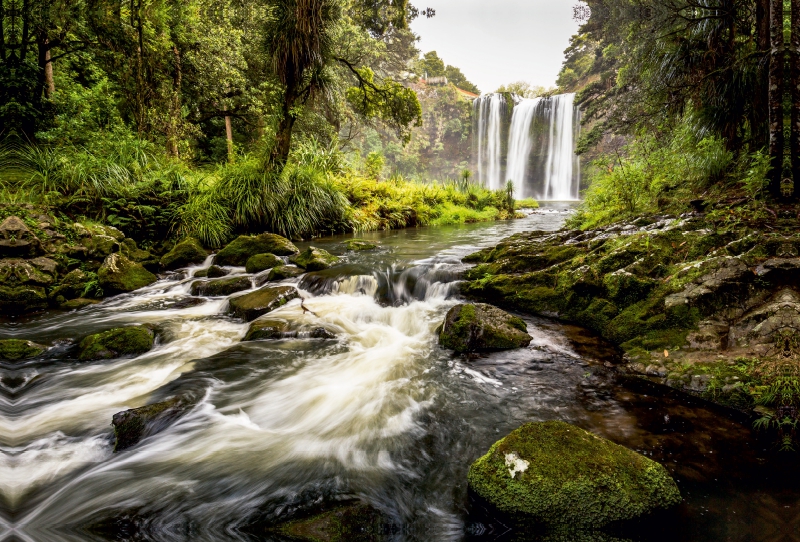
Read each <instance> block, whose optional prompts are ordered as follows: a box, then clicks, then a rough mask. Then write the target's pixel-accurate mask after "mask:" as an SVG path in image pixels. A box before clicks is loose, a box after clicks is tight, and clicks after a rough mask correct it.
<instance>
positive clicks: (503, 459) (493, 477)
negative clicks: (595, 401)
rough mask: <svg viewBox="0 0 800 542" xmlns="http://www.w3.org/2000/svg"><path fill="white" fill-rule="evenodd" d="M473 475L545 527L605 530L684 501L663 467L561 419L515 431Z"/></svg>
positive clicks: (498, 499) (494, 498) (483, 489)
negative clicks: (615, 524) (621, 522)
mask: <svg viewBox="0 0 800 542" xmlns="http://www.w3.org/2000/svg"><path fill="white" fill-rule="evenodd" d="M468 480H469V487H470V488H471V489H472V490H473V491H474V492H475V493H476V494H477V495H478V496H480V497H481V498H483V499H485V500H486V501H487V502H489V503H490V504H491V505H492V506H493V507H495V508H496V509H498V510H499V511H501V512H503V513H505V514H509V515H511V516H517V517H525V518H528V519H530V520H533V521H534V522H536V523H539V524H541V525H544V526H555V527H563V526H569V527H573V528H578V529H580V528H585V529H598V528H601V527H603V526H605V525H608V524H609V523H612V522H618V521H623V520H629V519H633V518H637V517H640V516H642V515H645V514H648V513H650V512H653V511H655V510H658V509H661V508H668V507H670V506H673V505H675V504H678V503H680V502H681V495H680V492H679V490H678V486H677V485H676V484H675V481H674V480H673V479H672V478H671V477H670V475H669V473H668V472H667V470H666V469H665V468H664V467H663V466H662V465H660V464H659V463H656V462H655V461H653V460H651V459H648V458H646V457H644V456H643V455H640V454H638V453H636V452H633V451H631V450H628V449H627V448H624V447H622V446H619V445H617V444H614V443H613V442H610V441H608V440H605V439H602V438H600V437H598V436H596V435H593V434H592V433H589V432H587V431H584V430H583V429H580V428H578V427H575V426H573V425H569V424H567V423H564V422H560V421H551V422H544V423H529V424H526V425H523V426H522V427H520V428H519V429H517V430H516V431H514V432H512V433H511V434H510V435H508V436H507V437H505V438H504V439H502V440H500V441H498V442H497V443H495V444H494V445H493V446H492V447H491V449H490V450H489V453H487V454H486V455H485V456H483V457H481V458H480V459H478V460H477V461H476V462H475V463H473V464H472V466H471V467H470V470H469V475H468Z"/></svg>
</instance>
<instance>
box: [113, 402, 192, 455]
mask: <svg viewBox="0 0 800 542" xmlns="http://www.w3.org/2000/svg"><path fill="white" fill-rule="evenodd" d="M192 406H194V402H193V401H192V400H191V399H189V398H186V397H173V398H171V399H168V400H166V401H162V402H160V403H154V404H152V405H147V406H143V407H139V408H133V409H130V410H125V411H122V412H117V413H116V414H114V417H113V418H112V419H111V425H113V426H114V441H115V442H114V452H115V453H116V452H121V451H122V450H125V449H128V448H131V447H133V446H135V445H136V444H138V443H139V442H140V441H141V440H142V439H144V438H146V437H149V436H151V435H154V434H156V433H158V432H160V431H163V430H164V429H166V428H167V427H168V426H169V425H171V424H172V423H173V422H174V421H176V420H177V419H178V418H180V417H181V416H183V415H184V414H185V413H186V412H188V411H189V410H190V409H191V408H192Z"/></svg>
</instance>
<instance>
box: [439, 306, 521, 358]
mask: <svg viewBox="0 0 800 542" xmlns="http://www.w3.org/2000/svg"><path fill="white" fill-rule="evenodd" d="M531 340H532V338H531V336H530V335H528V326H527V324H525V322H524V321H523V320H522V319H521V318H517V317H516V316H512V315H510V314H508V313H507V312H505V311H503V310H500V309H498V308H497V307H493V306H492V305H486V304H484V303H476V304H466V305H457V306H455V307H453V308H452V309H450V311H449V312H448V313H447V316H446V317H445V321H444V325H443V326H442V330H441V333H440V334H439V344H440V345H442V346H443V347H444V348H449V349H451V350H455V351H456V352H458V353H467V352H480V351H487V350H509V349H513V348H522V347H525V346H528V345H529V344H530V343H531Z"/></svg>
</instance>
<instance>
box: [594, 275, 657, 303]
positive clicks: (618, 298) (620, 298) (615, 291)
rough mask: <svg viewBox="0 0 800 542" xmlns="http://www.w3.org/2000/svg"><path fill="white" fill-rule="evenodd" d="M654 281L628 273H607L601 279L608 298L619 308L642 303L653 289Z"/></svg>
mask: <svg viewBox="0 0 800 542" xmlns="http://www.w3.org/2000/svg"><path fill="white" fill-rule="evenodd" d="M655 284H656V283H655V281H653V280H650V279H646V278H640V277H637V276H636V275H633V274H631V273H628V272H624V271H622V272H614V273H609V274H608V275H606V276H605V277H604V279H603V285H604V286H605V288H606V290H607V292H608V298H609V299H610V300H611V301H613V302H614V303H615V304H616V305H617V306H619V307H627V306H629V305H633V304H634V303H638V302H639V301H643V300H644V299H646V298H647V296H648V295H650V292H651V291H652V290H653V288H654V287H655Z"/></svg>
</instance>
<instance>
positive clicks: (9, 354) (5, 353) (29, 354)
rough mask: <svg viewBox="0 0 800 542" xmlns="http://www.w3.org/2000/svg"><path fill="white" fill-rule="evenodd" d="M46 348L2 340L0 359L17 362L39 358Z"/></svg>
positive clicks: (20, 341)
mask: <svg viewBox="0 0 800 542" xmlns="http://www.w3.org/2000/svg"><path fill="white" fill-rule="evenodd" d="M45 350H47V347H46V346H43V345H41V344H36V343H34V342H31V341H25V340H21V339H4V340H1V341H0V359H5V360H9V361H19V360H23V359H31V358H35V357H36V356H40V355H41V354H42V353H43V352H44V351H45Z"/></svg>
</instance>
